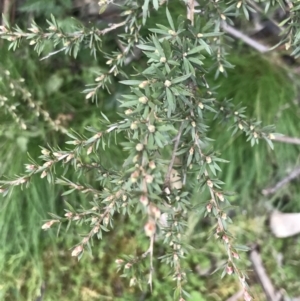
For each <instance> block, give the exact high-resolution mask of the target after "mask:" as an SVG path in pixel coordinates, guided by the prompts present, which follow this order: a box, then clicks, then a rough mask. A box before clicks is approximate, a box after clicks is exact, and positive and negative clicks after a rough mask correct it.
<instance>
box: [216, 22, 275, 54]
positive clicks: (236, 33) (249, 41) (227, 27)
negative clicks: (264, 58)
mask: <svg viewBox="0 0 300 301" xmlns="http://www.w3.org/2000/svg"><path fill="white" fill-rule="evenodd" d="M222 28H223V30H224V31H225V32H227V33H229V34H230V35H232V36H233V37H235V38H237V39H240V40H242V41H243V42H244V43H245V44H247V45H249V46H250V47H252V48H254V49H255V50H257V51H258V52H260V53H265V52H268V51H270V49H269V48H268V47H266V46H264V45H262V44H261V43H259V42H257V41H255V40H254V39H251V38H250V37H248V36H246V35H245V34H244V33H242V32H241V31H239V30H237V29H235V28H234V27H232V26H230V25H228V24H227V23H225V22H222Z"/></svg>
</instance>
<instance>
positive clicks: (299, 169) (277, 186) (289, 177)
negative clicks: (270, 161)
mask: <svg viewBox="0 0 300 301" xmlns="http://www.w3.org/2000/svg"><path fill="white" fill-rule="evenodd" d="M298 176H300V166H298V167H296V168H295V169H293V170H292V172H291V173H290V174H289V175H287V176H286V177H285V178H283V179H282V180H281V181H279V182H278V183H276V184H275V185H274V186H273V187H270V188H266V189H264V190H263V191H262V194H263V195H265V196H267V195H269V194H273V193H275V192H276V191H277V190H279V189H280V188H281V187H282V186H284V185H286V184H287V183H289V182H290V181H292V180H294V179H295V178H297V177H298Z"/></svg>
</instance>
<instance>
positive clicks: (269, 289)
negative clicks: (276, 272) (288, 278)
mask: <svg viewBox="0 0 300 301" xmlns="http://www.w3.org/2000/svg"><path fill="white" fill-rule="evenodd" d="M250 260H251V262H252V265H253V269H254V272H255V274H256V276H257V278H258V280H259V282H260V283H261V286H262V288H263V290H264V292H265V294H266V298H267V300H268V301H280V300H281V298H282V293H281V292H279V291H276V289H275V287H274V286H273V284H272V282H271V280H270V278H269V276H268V275H267V273H266V270H265V268H264V266H263V262H262V259H261V256H260V254H259V252H258V248H257V246H254V247H253V248H252V250H251V252H250Z"/></svg>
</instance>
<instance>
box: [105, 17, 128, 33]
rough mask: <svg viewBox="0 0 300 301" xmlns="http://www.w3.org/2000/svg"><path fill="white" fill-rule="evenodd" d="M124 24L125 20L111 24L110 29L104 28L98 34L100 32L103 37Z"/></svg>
mask: <svg viewBox="0 0 300 301" xmlns="http://www.w3.org/2000/svg"><path fill="white" fill-rule="evenodd" d="M126 23H127V21H126V20H125V21H123V22H121V23H116V24H112V25H111V26H110V27H108V28H105V29H103V30H101V31H100V32H101V34H102V35H105V34H106V33H108V32H110V31H112V30H115V29H117V28H118V27H121V26H123V25H125V24H126Z"/></svg>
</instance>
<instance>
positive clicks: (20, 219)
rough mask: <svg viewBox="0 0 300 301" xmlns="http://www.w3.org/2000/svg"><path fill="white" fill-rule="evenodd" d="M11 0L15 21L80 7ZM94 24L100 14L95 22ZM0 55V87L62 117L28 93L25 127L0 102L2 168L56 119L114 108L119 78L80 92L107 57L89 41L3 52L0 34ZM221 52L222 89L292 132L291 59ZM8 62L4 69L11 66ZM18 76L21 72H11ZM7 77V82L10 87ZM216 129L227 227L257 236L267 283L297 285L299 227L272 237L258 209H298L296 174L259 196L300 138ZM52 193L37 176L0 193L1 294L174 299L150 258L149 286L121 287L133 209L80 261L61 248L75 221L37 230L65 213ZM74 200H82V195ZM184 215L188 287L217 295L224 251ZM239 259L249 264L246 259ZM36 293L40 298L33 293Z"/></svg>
mask: <svg viewBox="0 0 300 301" xmlns="http://www.w3.org/2000/svg"><path fill="white" fill-rule="evenodd" d="M14 7H15V12H14V13H13V14H11V17H12V18H13V19H14V22H16V23H18V24H19V25H20V26H23V27H26V26H28V23H29V21H30V20H31V18H32V17H34V19H35V20H36V22H37V23H38V24H41V25H43V24H44V22H45V21H44V20H45V18H49V15H50V13H52V14H53V15H55V16H56V17H57V18H58V20H59V22H61V23H62V24H63V25H64V26H65V27H66V28H68V27H71V26H72V24H73V22H74V20H72V19H71V18H70V17H71V16H75V17H78V18H80V19H81V20H82V21H83V22H88V19H89V18H88V16H83V15H82V14H81V10H80V9H79V8H76V7H75V5H74V3H72V2H71V1H54V0H53V1H50V0H49V1H38V0H30V1H26V2H22V1H19V3H17V2H16V3H15V6H14ZM182 9H183V8H182V7H181V6H180V5H174V11H175V12H176V14H178V15H179V14H180V13H181V12H182ZM158 20H159V21H158ZM94 21H96V22H97V19H96V20H94ZM157 22H159V23H161V24H163V23H164V22H165V20H164V19H162V18H161V16H160V15H159V14H153V15H151V19H150V25H151V24H155V23H157ZM98 23H99V20H98ZM99 24H100V25H99V26H101V22H100V23H99ZM150 25H149V27H151V26H150ZM103 47H105V48H106V49H107V50H106V51H107V52H111V51H114V50H115V48H116V47H117V45H116V43H115V41H114V38H113V35H111V36H110V38H108V39H107V41H106V43H104V44H103ZM0 58H1V61H0V77H1V82H0V95H1V96H6V97H11V96H12V93H13V90H14V89H15V88H16V86H17V83H18V84H19V85H20V86H21V87H22V88H24V89H26V90H27V91H29V92H30V93H31V95H32V99H34V101H35V103H37V104H40V105H41V107H42V108H43V109H44V110H46V111H48V112H49V113H50V117H51V119H52V120H54V121H55V124H56V125H59V127H58V130H55V127H54V126H53V124H51V122H50V123H49V122H46V121H45V118H43V116H42V115H40V116H37V117H36V118H35V119H32V117H30V116H31V115H29V114H28V116H27V115H26V111H27V110H28V105H27V103H26V101H24V102H23V103H22V104H21V105H20V108H19V109H20V110H21V111H22V112H24V113H23V116H24V118H25V121H26V124H27V125H28V128H27V130H22V129H20V126H19V124H18V123H17V122H15V121H14V120H13V119H12V118H11V117H10V115H9V114H7V112H6V111H5V108H4V107H1V111H0V120H1V121H0V175H3V174H6V175H7V174H8V175H14V174H20V173H22V172H23V171H24V164H25V163H28V153H29V154H30V155H31V156H32V157H37V156H38V155H39V154H40V146H46V141H47V142H48V143H49V144H51V145H56V144H59V145H62V144H63V142H64V141H65V140H66V136H65V135H64V134H63V131H64V128H72V129H74V130H76V131H77V132H79V133H83V131H84V128H85V127H86V126H95V127H96V126H97V125H98V123H99V121H98V118H99V116H100V114H99V113H100V111H104V112H105V114H107V116H109V118H111V119H112V120H113V119H114V118H117V115H116V112H117V110H118V107H117V101H116V99H117V98H118V97H119V95H121V94H122V92H123V90H122V89H124V86H120V85H118V84H117V83H115V86H114V90H113V91H112V93H111V94H110V95H109V94H106V93H105V92H103V94H102V95H99V98H98V99H99V101H98V105H96V104H95V103H91V102H89V101H86V100H85V97H84V95H83V94H82V93H81V92H82V90H83V89H84V86H85V85H86V84H89V83H92V82H93V81H94V74H95V73H94V72H95V71H98V70H99V69H100V68H101V69H105V68H106V66H105V60H104V59H103V58H101V57H98V58H97V59H96V60H93V59H92V58H91V57H90V55H89V53H88V52H86V53H85V52H81V53H80V55H79V57H78V59H76V61H75V60H74V59H73V58H71V57H68V56H65V55H63V54H61V55H56V56H54V57H52V58H51V59H48V60H44V61H40V60H39V58H38V56H37V55H36V54H35V53H34V52H33V51H31V49H30V47H25V46H23V47H22V48H21V49H19V50H17V51H16V52H9V51H7V45H6V44H5V43H3V42H2V41H1V44H0ZM229 61H230V62H231V63H232V64H233V65H235V68H234V69H232V70H231V71H229V72H228V77H220V78H219V79H218V80H216V86H219V88H218V89H217V91H218V93H219V95H220V96H223V97H224V98H225V97H227V98H232V99H233V102H234V103H237V104H238V103H242V104H243V106H246V107H247V108H248V109H247V112H248V114H249V115H250V116H256V117H257V118H258V119H260V120H263V121H264V122H265V123H266V124H272V123H275V124H276V127H277V132H280V133H284V134H285V135H288V136H292V137H297V136H298V135H299V117H300V108H299V99H298V97H299V96H298V89H299V79H298V75H297V73H296V72H297V70H296V69H297V62H296V63H295V65H293V66H292V67H290V66H287V65H286V63H285V62H284V61H283V60H281V59H280V56H278V55H274V56H270V55H268V56H267V55H261V54H258V53H256V52H255V51H253V50H251V49H249V48H248V47H246V46H244V45H242V44H240V43H238V42H234V47H233V49H231V51H230V56H229ZM144 63H145V62H144V59H143V58H140V59H139V60H138V61H135V62H133V64H135V65H136V67H138V66H139V65H143V64H144ZM6 70H9V71H10V74H9V75H8V74H7V72H6ZM20 78H24V79H25V81H24V82H20V81H19V79H20ZM11 82H15V86H14V87H13V88H12V87H11V86H10V83H11ZM23 92H24V91H23ZM23 92H22V91H21V90H16V93H17V97H18V99H23V98H22V95H23V94H22V93H23ZM27 117H28V119H26V118H27ZM220 134H222V124H219V125H218V126H214V127H212V131H211V133H210V137H211V138H214V137H218V143H219V149H220V150H221V151H222V155H223V157H224V158H226V159H227V160H229V161H230V162H231V164H230V165H228V166H224V167H223V168H224V170H223V180H224V182H225V183H226V185H227V186H228V187H227V188H228V189H230V190H234V191H236V192H237V195H236V196H234V197H233V204H234V205H236V206H237V207H236V210H235V211H234V212H232V215H233V216H235V223H234V226H233V229H232V232H234V234H235V235H236V236H237V240H238V241H239V242H240V243H241V244H242V243H244V244H246V245H249V246H251V245H253V244H259V245H260V252H261V254H262V258H263V261H264V264H265V266H266V268H267V271H268V273H269V275H270V276H271V279H272V281H273V282H274V284H276V286H277V287H278V288H283V289H284V290H286V291H287V292H288V294H290V295H291V296H296V295H297V294H299V289H298V288H299V286H300V281H299V277H298V271H299V265H300V241H299V239H298V238H289V239H284V240H279V239H275V238H273V237H272V235H271V234H270V232H269V229H268V227H267V225H266V223H265V221H266V217H267V215H268V212H269V210H270V208H271V207H275V208H279V209H281V210H283V211H289V212H290V211H295V212H298V211H300V203H299V195H300V188H299V182H298V183H297V182H294V183H291V184H289V185H288V186H286V187H285V188H283V189H281V190H280V191H278V192H277V193H276V194H275V195H273V196H272V197H271V198H266V197H264V196H263V195H262V193H261V191H262V189H264V188H266V187H268V186H271V185H272V184H274V183H276V182H277V181H278V180H279V179H281V178H282V177H283V176H284V175H286V174H287V173H288V172H289V171H290V170H291V169H292V168H293V167H294V166H295V165H296V164H298V163H299V160H300V158H299V146H297V145H291V144H283V143H276V145H275V148H276V150H275V151H271V150H270V149H268V148H266V146H265V145H263V144H260V145H258V146H255V147H254V148H250V147H249V145H248V144H245V143H244V137H239V136H235V137H232V138H230V133H228V136H226V135H222V136H221V139H220V137H219V136H220ZM120 156H121V151H120V150H118V149H113V150H112V152H111V156H110V157H108V158H107V160H108V161H109V162H110V164H111V165H113V164H115V163H116V162H115V158H117V157H120ZM70 176H72V175H70ZM297 184H298V185H297ZM61 193H62V190H61V187H58V186H49V185H47V183H46V182H45V181H42V180H40V179H39V178H36V179H35V182H34V185H30V187H29V188H28V189H26V190H23V191H21V190H17V189H16V190H15V191H14V193H13V195H12V196H11V197H10V198H1V196H0V200H1V203H0V209H1V210H0V229H1V231H0V300H5V301H10V300H14V301H15V300H16V301H19V300H20V301H21V300H46V301H48V300H49V301H50V300H62V301H64V300H83V301H84V300H120V301H121V300H172V298H171V296H170V295H169V292H170V291H171V288H172V284H171V283H168V281H167V280H166V279H160V277H159V275H160V274H163V271H162V270H161V269H162V267H156V270H157V274H158V275H157V278H158V280H156V281H155V282H154V287H155V290H154V294H152V295H150V294H147V293H144V292H141V291H140V290H139V289H137V288H135V287H130V286H129V285H128V283H127V282H126V281H125V280H124V279H122V278H121V277H120V275H119V274H118V273H117V272H116V265H115V259H116V258H118V255H119V254H120V253H121V250H122V253H131V252H133V251H134V250H135V247H136V239H137V237H138V235H139V233H140V232H141V231H140V229H139V227H140V225H139V222H138V221H135V219H134V217H132V220H131V221H130V223H125V225H126V226H125V227H124V221H120V225H118V223H117V225H116V228H115V230H114V232H111V233H108V234H107V235H106V236H107V238H106V239H104V240H103V241H101V243H100V242H98V243H96V244H97V246H96V247H95V248H94V251H93V258H90V257H88V256H84V257H83V258H82V259H81V260H80V262H79V263H78V262H77V260H76V259H74V258H71V257H70V252H69V250H68V248H71V247H72V246H73V245H74V243H75V242H76V240H75V235H76V234H75V232H74V233H72V231H75V230H69V232H68V235H65V234H64V231H62V232H61V234H60V236H59V237H56V235H55V234H56V233H54V231H48V232H44V231H42V230H41V225H42V222H43V220H45V219H47V218H48V217H49V216H48V212H53V213H57V214H60V215H61V214H63V208H64V204H63V203H64V199H63V197H61ZM196 197H197V196H195V198H196ZM68 201H70V199H68ZM79 201H80V203H81V204H83V205H84V203H85V202H86V200H85V199H84V198H83V197H82V198H81V199H80V200H79ZM71 202H75V200H71ZM201 220H202V219H201ZM121 222H122V223H121ZM189 223H190V229H191V230H190V232H189V236H188V239H189V240H190V241H191V243H192V244H193V245H194V246H195V248H196V249H198V250H199V252H197V253H196V255H195V254H194V255H193V256H190V258H188V261H189V264H190V268H191V270H193V271H194V272H195V273H191V274H190V275H189V276H188V277H189V284H188V285H189V287H188V288H187V289H188V290H189V291H190V292H191V294H192V298H191V300H194V301H201V300H208V301H209V300H226V299H227V298H229V297H230V296H231V295H233V294H234V293H235V292H236V291H238V290H239V287H238V284H237V283H234V282H233V280H232V278H228V277H225V278H224V279H222V280H221V279H220V273H221V272H219V271H217V272H216V273H215V274H213V275H211V272H213V271H214V270H215V269H216V268H217V267H218V266H219V265H220V264H221V263H222V262H223V261H224V258H222V252H220V251H219V249H218V246H216V244H214V243H213V242H211V241H210V240H207V231H204V229H209V226H210V224H209V222H207V223H205V222H203V221H202V222H200V217H198V216H197V215H194V216H190V218H189ZM70 231H71V232H70ZM79 231H82V229H80V230H79ZM133 233H137V234H135V235H133ZM140 234H141V235H142V233H140ZM136 235H137V236H136ZM280 256H283V258H284V260H283V262H284V264H280V263H279V259H278V258H279V257H280ZM246 257H247V255H245V258H246ZM247 268H248V269H249V271H250V270H251V265H250V263H249V266H248V267H247ZM249 275H250V277H251V279H250V283H251V285H252V287H253V290H254V295H255V297H256V300H265V299H264V298H265V296H264V294H263V292H262V289H261V287H260V285H259V284H258V283H257V281H256V278H255V277H254V275H253V273H252V272H251V271H250V272H249ZM168 286H169V287H170V288H169V289H168ZM41 294H42V299H38V297H39V296H40V295H41Z"/></svg>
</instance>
